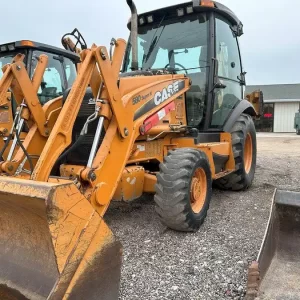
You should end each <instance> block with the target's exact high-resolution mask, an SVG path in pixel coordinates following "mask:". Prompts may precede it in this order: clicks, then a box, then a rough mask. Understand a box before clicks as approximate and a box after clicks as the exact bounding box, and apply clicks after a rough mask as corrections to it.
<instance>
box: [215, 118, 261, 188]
mask: <svg viewBox="0 0 300 300" xmlns="http://www.w3.org/2000/svg"><path fill="white" fill-rule="evenodd" d="M231 136H232V148H233V154H234V159H235V169H236V171H235V172H234V173H231V174H229V175H228V176H225V177H224V178H220V179H218V180H216V181H215V183H216V185H217V186H218V187H219V188H222V189H225V190H233V191H241V190H246V189H248V188H249V187H250V186H251V184H252V182H253V179H254V174H255V169H256V153H257V148H256V130H255V126H254V123H253V120H252V118H251V116H249V115H246V114H242V115H241V116H240V117H239V118H238V120H237V121H236V123H235V124H234V126H233V128H232V131H231Z"/></svg>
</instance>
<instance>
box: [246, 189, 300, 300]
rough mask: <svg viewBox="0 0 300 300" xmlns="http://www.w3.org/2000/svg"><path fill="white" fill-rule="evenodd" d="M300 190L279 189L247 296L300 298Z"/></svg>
mask: <svg viewBox="0 0 300 300" xmlns="http://www.w3.org/2000/svg"><path fill="white" fill-rule="evenodd" d="M299 250H300V193H296V192H287V191H281V190H278V191H276V192H275V194H274V199H273V206H272V211H271V215H270V219H269V223H268V227H267V230H266V234H265V238H264V241H263V243H262V247H261V250H260V253H259V255H258V259H257V262H254V263H252V266H251V267H250V269H249V275H248V292H247V298H246V299H248V300H250V299H256V297H259V299H260V300H263V299H266V300H267V299H268V300H269V299H282V300H283V299H285V300H294V299H300V285H299V282H300V251H299Z"/></svg>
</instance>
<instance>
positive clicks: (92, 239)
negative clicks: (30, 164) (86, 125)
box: [0, 177, 122, 300]
mask: <svg viewBox="0 0 300 300" xmlns="http://www.w3.org/2000/svg"><path fill="white" fill-rule="evenodd" d="M0 211H1V213H0V299H7V300H24V299H33V300H35V299H49V300H52V299H106V300H108V299H109V300H111V299H118V294H119V281H120V271H121V250H122V246H121V243H120V242H118V241H117V240H116V239H115V237H114V235H113V234H112V232H111V231H110V229H109V228H108V226H107V225H106V223H105V222H104V220H103V219H102V218H101V217H100V216H99V215H98V214H97V212H96V211H95V210H94V209H93V207H92V206H91V204H90V203H89V201H88V200H87V199H86V198H85V197H84V196H83V195H82V194H81V193H80V191H79V190H78V189H77V187H76V186H75V185H74V184H73V183H67V184H54V183H41V182H33V181H29V180H20V179H15V178H5V177H3V178H0Z"/></svg>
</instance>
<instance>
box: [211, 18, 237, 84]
mask: <svg viewBox="0 0 300 300" xmlns="http://www.w3.org/2000/svg"><path fill="white" fill-rule="evenodd" d="M216 31H217V36H216V54H217V59H218V61H219V76H220V77H225V78H230V79H232V80H235V81H238V77H239V76H241V72H242V68H241V61H240V54H239V49H238V44H237V39H236V37H235V36H234V35H233V33H232V30H231V28H230V24H229V23H227V22H226V21H224V20H222V19H221V18H220V19H218V18H217V19H216Z"/></svg>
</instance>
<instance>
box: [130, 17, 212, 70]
mask: <svg viewBox="0 0 300 300" xmlns="http://www.w3.org/2000/svg"><path fill="white" fill-rule="evenodd" d="M164 19H165V18H164V17H163V18H162V20H161V22H160V23H156V24H153V25H147V26H141V27H139V35H138V56H139V62H138V63H139V69H142V70H149V69H165V68H167V69H174V70H176V71H179V70H180V71H181V70H182V71H184V73H187V74H191V73H196V72H201V70H200V69H201V68H205V67H206V65H207V40H208V21H207V18H206V15H205V14H199V15H192V16H188V17H183V18H177V19H176V20H174V19H172V20H164ZM174 22H175V23H174ZM129 47H130V46H129ZM129 50H130V51H128V53H127V59H126V61H125V71H126V72H129V71H131V57H132V53H131V49H130V48H129Z"/></svg>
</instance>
